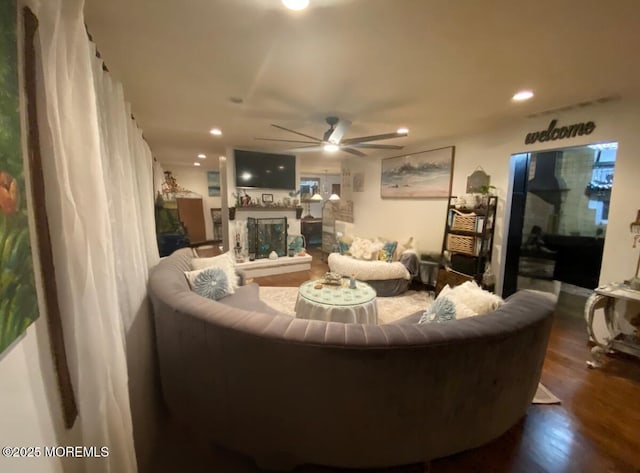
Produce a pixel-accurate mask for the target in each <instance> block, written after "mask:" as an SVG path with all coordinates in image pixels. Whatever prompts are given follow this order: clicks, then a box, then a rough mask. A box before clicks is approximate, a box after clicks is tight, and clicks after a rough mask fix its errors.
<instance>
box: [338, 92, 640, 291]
mask: <svg viewBox="0 0 640 473" xmlns="http://www.w3.org/2000/svg"><path fill="white" fill-rule="evenodd" d="M552 118H557V119H558V120H559V124H561V125H563V124H572V123H576V122H583V121H589V120H591V121H594V122H595V123H596V126H597V128H596V130H595V131H594V132H593V133H592V134H591V135H588V136H581V137H576V138H573V139H564V140H559V141H551V142H546V143H536V144H535V145H533V146H532V145H525V144H524V137H525V135H526V134H527V132H530V131H532V130H540V129H545V128H546V127H547V126H548V124H549V121H550V120H551V119H552ZM639 127H640V103H639V102H638V101H636V100H629V101H618V102H612V103H607V104H598V105H594V106H591V107H587V108H582V109H580V110H572V111H568V112H564V113H558V114H554V115H546V116H542V117H537V118H533V119H522V120H520V121H517V122H512V123H510V124H505V126H504V127H502V128H499V129H494V130H492V131H487V132H484V133H481V134H477V135H473V136H457V137H451V138H448V139H443V140H438V141H433V142H429V143H424V144H422V145H420V146H417V147H414V148H411V149H406V150H403V151H405V152H412V151H413V152H415V151H421V150H429V149H434V148H439V147H442V146H450V145H453V146H455V147H456V150H455V162H454V171H453V189H452V192H453V194H454V195H456V194H459V193H464V192H465V188H466V179H467V176H468V175H469V174H471V173H472V172H473V171H474V170H475V169H476V167H477V166H482V168H483V169H484V170H485V171H486V172H487V173H488V174H490V175H491V184H493V185H495V186H497V187H498V191H497V193H498V196H499V203H498V218H497V226H496V234H495V246H494V254H493V270H494V273H495V274H497V275H498V281H499V283H498V289H500V287H501V279H502V271H503V264H504V256H505V254H504V251H505V247H504V243H505V240H504V236H505V235H504V231H505V215H508V206H509V204H510V202H509V199H508V196H509V194H510V181H511V178H510V172H511V170H510V157H511V155H512V154H516V153H519V152H525V151H527V152H528V151H535V150H542V149H556V148H564V147H570V146H578V145H584V144H589V143H595V142H607V141H617V142H619V148H618V153H617V159H616V169H615V177H614V185H613V191H612V194H611V208H610V212H609V225H608V228H607V237H606V242H605V248H604V256H603V265H602V271H601V275H600V281H601V282H606V281H614V280H622V279H624V278H629V277H630V276H632V274H633V272H634V271H635V264H636V261H637V257H638V252H639V251H640V249H635V250H634V249H632V247H631V245H632V238H631V235H630V233H629V223H630V222H631V221H632V220H633V219H634V217H635V214H636V211H637V209H638V208H640V186H639V185H638V178H639V177H640V160H638V159H637V154H638V152H639V151H640V135H639V134H638V133H637V130H638V129H639ZM385 156H393V155H392V154H387V155H379V156H378V157H377V159H376V158H374V157H371V156H370V157H368V158H352V159H351V160H350V161H349V162H348V164H347V166H348V168H349V172H350V173H351V176H353V174H354V173H355V172H364V173H365V189H364V192H353V200H354V211H355V226H356V229H357V232H358V233H360V234H362V235H363V236H385V237H391V238H398V239H401V238H404V237H406V236H408V235H412V236H414V237H415V238H416V241H417V246H418V249H419V250H421V251H436V252H439V251H440V250H441V246H442V238H443V232H444V222H445V212H446V205H447V203H446V199H398V200H389V199H381V198H380V159H381V158H383V157H385Z"/></svg>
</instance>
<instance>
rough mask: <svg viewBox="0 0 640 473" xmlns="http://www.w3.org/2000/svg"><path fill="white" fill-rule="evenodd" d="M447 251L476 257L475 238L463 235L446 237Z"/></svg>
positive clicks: (451, 234)
mask: <svg viewBox="0 0 640 473" xmlns="http://www.w3.org/2000/svg"><path fill="white" fill-rule="evenodd" d="M447 250H449V251H455V252H458V253H464V254H467V255H472V256H476V255H477V251H476V237H473V236H465V235H454V234H453V233H450V234H449V235H447Z"/></svg>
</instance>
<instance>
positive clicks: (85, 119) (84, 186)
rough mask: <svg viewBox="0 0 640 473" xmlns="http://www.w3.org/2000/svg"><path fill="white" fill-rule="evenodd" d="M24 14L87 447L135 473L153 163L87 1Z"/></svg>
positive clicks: (32, 3)
mask: <svg viewBox="0 0 640 473" xmlns="http://www.w3.org/2000/svg"><path fill="white" fill-rule="evenodd" d="M24 3H25V4H26V5H27V6H29V7H30V8H31V9H32V11H33V12H34V14H35V15H36V16H37V17H38V21H39V28H38V38H39V44H38V45H37V46H36V47H37V48H39V49H38V55H39V60H40V76H39V77H38V81H39V89H40V96H39V98H38V106H39V115H40V116H39V125H40V131H41V135H42V136H41V140H42V153H43V162H44V163H43V168H44V173H45V182H46V185H45V187H46V188H45V191H46V196H47V212H48V216H49V224H50V233H51V241H52V246H53V253H54V263H55V268H56V281H57V287H58V296H59V302H60V309H61V313H62V317H63V327H64V330H65V337H66V349H67V354H68V357H69V364H70V370H71V376H72V381H73V386H74V390H75V394H76V398H77V403H78V408H79V420H78V422H80V430H81V434H82V441H83V444H84V445H87V446H89V445H94V446H107V447H109V452H110V455H109V457H108V458H103V459H97V460H96V459H92V460H87V461H86V463H85V464H86V470H87V471H89V472H114V473H115V472H123V473H131V472H135V471H136V470H137V465H136V457H135V450H134V443H133V428H132V420H131V419H132V417H131V410H130V399H129V390H128V376H129V374H128V372H127V353H126V346H125V345H126V342H125V335H126V331H127V330H128V328H129V327H130V324H131V323H132V321H133V320H134V319H135V318H136V317H147V318H148V317H149V313H148V305H147V301H146V283H147V274H148V268H149V267H150V266H152V265H154V264H155V263H156V262H157V261H158V251H157V245H156V240H155V226H154V223H153V222H154V214H153V193H154V189H153V177H152V176H153V174H152V167H153V163H152V158H151V153H150V151H149V148H148V147H147V145H146V143H145V142H144V141H143V140H142V137H141V133H140V132H139V130H138V129H137V127H136V125H135V123H133V121H132V120H131V118H130V111H129V108H128V105H126V103H125V101H124V94H123V91H122V87H121V86H120V85H119V84H118V83H116V82H115V81H113V80H112V79H111V78H110V77H109V75H108V74H105V73H103V71H102V68H101V63H100V61H98V60H97V59H96V58H95V50H94V49H93V46H92V45H91V44H90V42H89V41H88V38H87V35H86V32H85V26H84V18H83V13H82V11H83V3H84V2H83V1H82V0H24ZM46 276H47V275H45V277H46ZM148 335H149V337H151V336H152V334H151V333H149V334H148ZM146 346H148V343H147V345H146Z"/></svg>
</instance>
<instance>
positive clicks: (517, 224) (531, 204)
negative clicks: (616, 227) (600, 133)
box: [502, 143, 617, 297]
mask: <svg viewBox="0 0 640 473" xmlns="http://www.w3.org/2000/svg"><path fill="white" fill-rule="evenodd" d="M616 150H617V144H616V143H605V144H597V145H588V146H580V147H575V148H565V149H560V150H552V151H540V152H536V153H525V154H518V155H513V156H512V157H511V159H512V165H513V169H514V182H513V194H512V203H511V216H510V221H509V233H508V236H507V252H506V259H505V273H504V281H503V291H502V295H503V297H506V296H509V295H511V294H513V293H514V292H516V291H517V290H518V289H526V288H535V289H543V290H546V289H545V288H550V290H554V289H552V288H554V287H556V288H557V287H559V285H561V284H562V283H565V284H570V285H573V286H578V287H580V288H586V289H593V288H595V287H597V285H598V279H599V277H600V266H601V263H602V250H603V247H604V237H605V234H606V228H607V223H608V217H609V199H610V195H611V187H612V185H613V171H614V166H615V155H616ZM554 292H557V291H555V290H554Z"/></svg>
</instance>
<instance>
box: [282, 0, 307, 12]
mask: <svg viewBox="0 0 640 473" xmlns="http://www.w3.org/2000/svg"><path fill="white" fill-rule="evenodd" d="M282 4H283V5H284V6H285V7H287V8H288V9H289V10H295V11H298V10H304V9H305V8H307V7H308V6H309V0H282Z"/></svg>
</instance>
